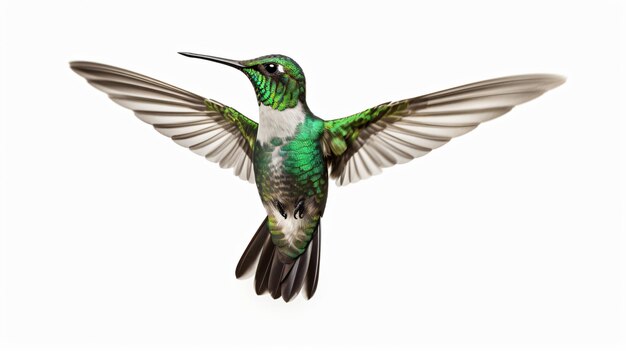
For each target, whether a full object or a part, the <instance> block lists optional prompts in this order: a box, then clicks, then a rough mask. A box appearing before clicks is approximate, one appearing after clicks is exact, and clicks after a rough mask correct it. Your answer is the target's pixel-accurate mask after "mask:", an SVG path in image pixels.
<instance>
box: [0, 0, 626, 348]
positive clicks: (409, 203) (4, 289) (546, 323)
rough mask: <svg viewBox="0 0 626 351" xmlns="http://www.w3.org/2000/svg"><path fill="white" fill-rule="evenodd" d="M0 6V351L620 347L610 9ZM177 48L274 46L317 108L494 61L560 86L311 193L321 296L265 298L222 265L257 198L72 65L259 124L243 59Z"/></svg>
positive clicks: (426, 84) (348, 104) (259, 49)
mask: <svg viewBox="0 0 626 351" xmlns="http://www.w3.org/2000/svg"><path fill="white" fill-rule="evenodd" d="M0 10H1V12H0V25H1V26H2V27H1V33H2V34H1V35H2V37H1V41H0V43H1V49H0V59H1V69H2V71H1V72H0V73H1V75H0V84H1V88H0V89H2V91H1V95H0V96H1V98H2V100H1V103H0V109H1V110H0V123H1V124H0V133H1V134H0V142H1V163H0V170H1V174H0V179H1V181H0V186H1V187H2V188H1V189H0V190H1V192H0V204H1V205H0V206H1V211H0V216H1V218H0V226H1V227H0V347H1V348H2V349H3V350H21V349H29V350H30V349H36V350H39V349H41V350H47V349H55V348H56V349H59V350H68V349H80V350H91V349H100V350H108V349H118V348H119V349H128V350H134V349H149V350H156V349H159V350H185V349H215V350H217V349H219V350H226V349H231V348H232V349H246V348H247V349H249V348H251V347H255V349H258V350H288V349H289V350H291V349H299V350H306V349H310V348H316V347H322V346H323V347H327V348H337V349H342V350H345V349H348V348H350V347H354V348H355V349H359V350H362V349H368V348H371V349H376V348H381V347H382V346H387V347H388V349H403V348H407V349H409V348H410V349H415V348H416V347H420V348H422V349H459V350H464V349H470V348H476V349H481V350H482V349H485V348H493V349H498V350H508V349H516V350H519V349H538V348H539V349H568V350H571V349H584V350H598V349H600V348H602V349H609V350H617V349H620V350H622V348H621V347H624V341H623V340H624V339H623V338H624V337H625V336H626V335H625V334H624V333H623V330H624V324H621V325H620V317H621V318H622V323H623V321H624V318H626V315H624V311H625V310H624V306H625V299H626V298H625V296H626V280H625V278H624V275H625V272H626V270H625V269H624V265H625V262H626V260H625V259H624V253H625V250H624V245H625V242H626V241H621V242H620V237H621V240H624V230H623V228H621V229H620V225H623V223H624V222H623V221H624V213H625V212H626V210H625V209H624V207H623V204H624V202H623V201H624V179H625V175H624V169H622V170H621V171H622V173H621V175H620V162H621V163H622V165H623V164H624V160H625V158H626V157H625V153H624V150H623V147H624V145H621V147H622V149H621V150H620V139H621V140H624V138H625V137H626V135H625V133H624V130H623V128H622V129H620V120H621V121H622V122H623V119H624V113H623V111H622V112H621V113H620V110H619V106H618V105H620V104H622V105H623V103H624V92H623V91H622V92H621V93H620V92H619V82H620V79H619V62H620V60H621V61H622V62H623V61H624V56H621V59H620V47H619V45H620V43H621V44H622V45H623V43H624V42H625V37H624V36H623V35H620V32H619V30H620V28H619V27H618V24H619V22H620V21H621V22H622V23H623V22H624V16H623V11H620V10H619V9H618V5H617V2H594V5H593V6H590V5H583V4H573V3H570V2H563V3H560V2H543V1H541V2H532V1H530V2H529V1H520V2H516V3H506V4H505V3H504V2H497V1H494V2H485V1H472V2H459V3H457V2H443V1H431V2H414V3H406V4H404V3H401V2H395V1H385V2H384V3H382V4H365V3H362V2H354V3H345V4H344V3H340V2H329V3H326V4H322V3H320V2H315V3H312V4H309V5H297V4H296V2H280V1H272V2H260V1H257V2H253V1H251V2H247V1H233V2H226V1H223V2H210V1H199V2H188V1H172V2H169V3H168V4H167V5H164V4H157V3H156V2H143V3H141V2H136V3H129V2H122V1H120V2H116V1H102V2H98V3H88V2H83V1H76V2H68V1H46V2H43V1H42V2H31V1H20V2H17V1H16V2H12V3H5V2H3V3H2V5H1V6H0ZM177 51H190V52H198V53H204V54H210V55H216V56H223V57H229V58H235V59H245V58H252V57H256V56H260V55H264V54H269V53H283V54H286V55H289V56H291V57H293V58H294V59H296V60H297V61H298V62H299V63H300V64H301V66H302V67H303V68H304V70H305V73H306V75H307V83H308V95H307V96H308V101H309V106H310V107H311V109H312V110H313V112H315V113H316V114H317V115H319V116H321V117H324V118H337V117H341V116H346V115H348V114H351V113H355V112H358V111H361V110H363V109H365V108H368V107H371V106H374V105H376V104H378V103H382V102H385V101H389V100H394V99H400V98H407V97H412V96H417V95H420V94H425V93H429V92H432V91H435V90H440V89H444V88H448V87H452V86H455V85H459V84H464V83H469V82H473V81H477V80H482V79H488V78H495V77H498V76H503V75H509V74H520V73H536V72H548V73H558V74H562V75H565V76H567V77H568V81H567V83H566V84H565V85H563V86H561V87H559V88H557V89H556V90H555V91H552V92H550V93H548V94H546V95H545V96H542V97H540V98H539V99H537V100H534V101H532V102H530V103H528V104H526V105H523V106H521V107H519V108H517V109H515V110H514V111H512V112H511V113H509V114H508V115H506V116H505V117H502V118H500V119H498V120H495V121H493V122H489V123H487V124H486V125H484V126H481V127H480V128H478V129H477V130H475V131H473V132H471V133H470V134H468V135H466V136H463V137H461V138H459V139H457V140H454V141H452V142H451V143H450V144H448V145H446V146H444V147H442V148H441V149H439V150H435V151H434V152H432V153H431V154H429V155H427V156H425V157H423V158H421V159H418V160H415V161H413V162H411V163H409V164H406V165H402V166H397V167H395V168H392V169H387V170H386V171H385V172H384V173H383V174H382V175H380V176H377V177H375V178H371V179H369V180H367V181H363V182H360V183H358V184H356V185H351V186H348V187H345V188H337V187H335V186H334V185H333V186H332V187H331V189H330V196H329V201H328V206H327V208H326V215H325V217H324V219H323V222H324V223H323V229H324V231H323V240H322V262H321V270H322V271H321V276H320V284H319V288H318V291H317V294H316V296H315V297H314V298H313V299H312V300H310V301H306V300H304V299H303V298H302V297H299V298H297V299H296V300H295V301H294V302H292V303H289V304H285V303H283V302H282V300H281V301H273V300H272V299H271V298H269V297H268V296H261V297H258V296H256V295H255V294H254V291H253V287H252V280H251V279H250V280H243V281H238V280H236V279H235V277H234V269H235V265H236V263H237V261H238V259H239V256H240V254H241V253H242V252H243V249H244V248H245V246H246V245H247V243H248V241H249V239H250V237H251V236H252V234H253V233H254V230H255V229H256V228H257V226H258V224H259V223H260V221H261V220H262V219H263V217H264V212H263V209H262V206H261V204H260V201H259V199H258V196H257V194H256V189H255V187H254V186H253V185H250V184H247V183H244V182H242V181H241V180H239V179H238V178H236V177H234V176H233V175H232V174H231V172H230V171H226V170H221V169H220V168H219V167H218V166H217V165H215V164H211V163H209V162H207V161H205V160H203V159H202V158H201V157H198V156H196V155H194V154H193V153H191V152H189V151H188V150H185V149H184V148H181V147H179V146H177V145H175V144H174V143H173V142H171V141H170V140H168V139H167V138H165V137H163V136H160V135H159V134H158V133H157V132H155V131H154V130H152V129H151V128H150V127H149V126H148V125H145V124H143V123H141V122H140V121H139V120H137V119H136V118H135V117H133V115H132V113H130V112H129V111H127V110H125V109H123V108H121V107H119V106H117V105H115V104H114V103H113V102H111V101H110V100H109V99H107V98H106V96H105V95H104V94H102V93H100V92H98V91H96V90H95V89H94V88H92V87H90V86H89V85H88V84H86V82H85V81H84V80H83V79H82V78H80V77H79V76H77V75H76V74H74V73H73V72H71V71H70V70H69V67H68V61H71V60H93V61H97V62H102V63H108V64H112V65H118V66H120V67H124V68H128V69H131V70H135V71H138V72H140V73H144V74H147V75H149V76H152V77H155V78H157V79H161V80H164V81H166V82H169V83H172V84H174V85H177V86H180V87H182V88H184V89H188V90H190V91H192V92H196V93H198V94H201V95H203V96H206V97H210V98H213V99H216V100H218V101H221V102H223V103H225V104H228V105H231V106H233V107H235V108H237V109H238V110H240V111H241V112H243V113H244V114H246V115H248V116H250V117H251V118H253V119H257V106H256V102H255V98H254V93H253V90H252V87H251V85H250V83H249V82H248V81H247V80H246V78H245V77H244V76H243V75H242V74H241V73H239V72H237V71H236V70H233V69H231V68H228V67H225V66H222V65H218V64H214V63H210V62H205V61H200V60H193V59H189V58H185V57H182V56H180V55H177V54H176V52H177ZM622 55H623V52H622ZM622 84H623V81H622ZM620 99H621V101H620ZM622 127H623V125H622ZM620 186H621V191H622V192H621V195H620ZM620 200H621V201H622V202H621V203H620ZM620 206H622V207H621V209H620ZM620 257H621V261H620ZM620 336H621V337H622V339H621V341H620ZM620 342H621V344H620Z"/></svg>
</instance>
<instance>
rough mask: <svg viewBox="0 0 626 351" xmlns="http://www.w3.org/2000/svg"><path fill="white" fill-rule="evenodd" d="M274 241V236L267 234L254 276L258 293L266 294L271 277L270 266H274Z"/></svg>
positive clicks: (255, 288)
mask: <svg viewBox="0 0 626 351" xmlns="http://www.w3.org/2000/svg"><path fill="white" fill-rule="evenodd" d="M274 248H275V246H274V243H272V238H270V236H269V235H268V236H267V239H265V244H264V245H263V251H262V253H261V258H259V264H258V265H257V266H256V274H255V276H254V290H255V291H256V294H257V295H262V294H265V292H266V291H267V286H268V282H269V279H270V268H271V267H272V258H274Z"/></svg>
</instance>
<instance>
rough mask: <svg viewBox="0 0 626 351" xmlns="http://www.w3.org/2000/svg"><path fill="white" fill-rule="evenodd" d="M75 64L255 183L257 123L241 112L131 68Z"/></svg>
mask: <svg viewBox="0 0 626 351" xmlns="http://www.w3.org/2000/svg"><path fill="white" fill-rule="evenodd" d="M70 67H71V68H72V70H74V72H76V73H78V74H79V75H81V76H82V77H83V78H85V79H87V81H88V82H89V84H91V85H93V86H94V87H96V88H97V89H99V90H102V91H103V92H105V93H107V94H108V95H109V97H110V98H111V99H112V100H113V101H115V102H116V103H118V104H120V105H122V106H124V107H126V108H129V109H131V110H133V111H134V112H135V115H136V116H137V117H139V119H141V120H142V121H144V122H146V123H148V124H151V125H152V126H154V128H155V129H156V130H157V131H159V133H161V134H163V135H165V136H168V137H170V138H172V140H174V141H175V142H176V143H177V144H179V145H182V146H184V147H187V148H189V149H190V150H191V151H193V152H195V153H197V154H199V155H201V156H204V157H206V159H208V160H210V161H213V162H217V163H219V165H220V167H222V168H234V171H235V175H237V176H239V177H240V178H241V179H244V180H248V181H249V182H252V183H253V182H254V171H253V168H252V150H253V147H254V141H255V139H256V131H257V123H256V122H254V121H252V120H250V119H249V118H247V117H246V116H244V115H242V114H241V113H239V112H238V111H237V110H235V109H233V108H231V107H228V106H225V105H222V104H220V103H219V102H217V101H213V100H209V99H205V98H203V97H201V96H198V95H196V94H193V93H190V92H188V91H185V90H182V89H179V88H177V87H175V86H172V85H169V84H166V83H163V82H161V81H158V80H156V79H152V78H150V77H146V76H144V75H141V74H138V73H135V72H131V71H128V70H125V69H121V68H117V67H113V66H108V65H103V64H99V63H94V62H81V61H76V62H71V63H70Z"/></svg>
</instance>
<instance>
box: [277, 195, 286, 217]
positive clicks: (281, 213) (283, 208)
mask: <svg viewBox="0 0 626 351" xmlns="http://www.w3.org/2000/svg"><path fill="white" fill-rule="evenodd" d="M276 207H278V212H280V215H281V216H283V218H284V219H287V212H285V206H283V204H282V202H280V201H278V200H276Z"/></svg>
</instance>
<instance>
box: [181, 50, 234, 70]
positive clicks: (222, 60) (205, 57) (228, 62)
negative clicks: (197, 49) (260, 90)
mask: <svg viewBox="0 0 626 351" xmlns="http://www.w3.org/2000/svg"><path fill="white" fill-rule="evenodd" d="M179 54H181V55H183V56H187V57H193V58H199V59H203V60H209V61H213V62H219V63H222V64H225V65H227V66H230V67H235V68H236V69H239V70H240V69H242V68H244V67H246V66H244V65H242V64H241V62H239V61H235V60H229V59H225V58H221V57H215V56H208V55H201V54H192V53H190V52H179Z"/></svg>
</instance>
